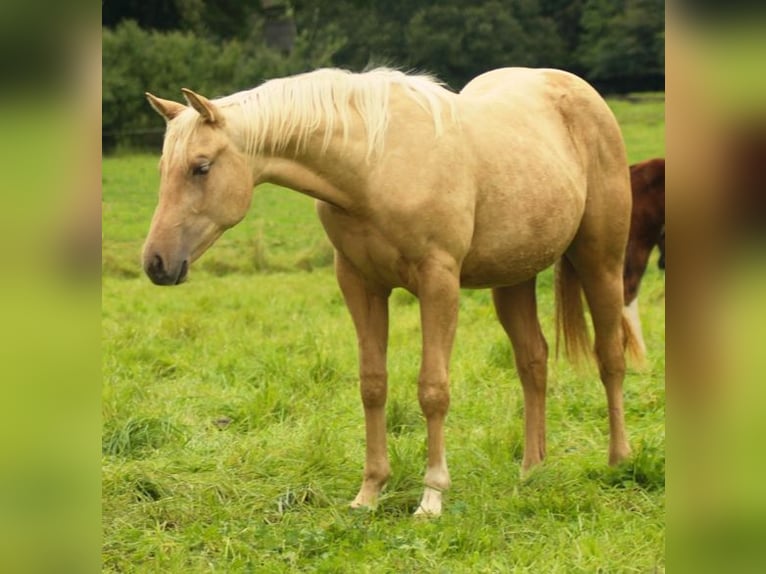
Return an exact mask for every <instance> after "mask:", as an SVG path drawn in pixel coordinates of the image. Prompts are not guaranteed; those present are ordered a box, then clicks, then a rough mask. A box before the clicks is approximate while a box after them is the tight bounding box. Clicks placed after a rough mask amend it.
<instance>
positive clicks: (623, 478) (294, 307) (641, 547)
mask: <svg viewBox="0 0 766 574" xmlns="http://www.w3.org/2000/svg"><path fill="white" fill-rule="evenodd" d="M610 104H611V105H612V107H613V109H614V110H615V113H616V114H617V116H618V119H619V120H620V123H621V126H622V129H623V132H624V135H625V139H626V143H627V147H628V153H629V160H630V161H631V163H632V162H636V161H640V160H642V159H646V158H648V157H653V156H662V155H664V100H663V98H662V95H660V94H654V95H651V96H649V97H645V98H637V99H636V100H635V101H629V100H619V101H613V102H610ZM158 121H160V120H159V119H158ZM158 159H159V151H157V153H155V154H151V155H150V154H141V155H138V154H134V155H127V154H122V155H119V156H116V157H110V158H105V159H104V161H103V194H104V205H103V213H104V214H103V281H102V285H103V287H102V298H103V300H102V307H103V319H102V332H103V342H102V353H103V397H102V410H103V446H102V452H103V457H102V468H103V477H102V478H103V495H102V496H103V569H104V571H106V572H132V571H136V572H139V571H140V572H143V571H157V572H269V573H270V572H293V571H318V572H416V571H422V570H425V569H429V570H432V571H438V572H513V571H519V572H524V571H530V570H533V569H534V570H536V571H540V572H597V571H602V572H647V571H658V570H659V571H662V570H664V562H665V550H664V541H665V534H664V517H665V480H664V470H665V455H664V451H665V430H664V419H665V392H664V382H665V375H664V373H665V354H664V345H665V334H664V325H665V321H664V317H665V314H664V276H663V275H662V274H661V273H660V272H659V271H658V270H657V267H656V254H654V256H653V257H652V261H651V262H650V265H649V269H648V271H647V274H646V276H645V278H644V281H643V284H642V288H641V292H640V298H641V311H642V319H643V322H644V325H643V326H644V335H645V339H646V343H647V347H648V361H647V366H646V368H645V369H643V370H636V369H631V370H630V371H629V373H628V375H627V377H626V381H625V405H626V423H627V426H628V432H629V437H630V441H631V445H632V447H633V453H634V454H633V457H632V459H631V460H630V461H629V462H627V463H625V464H623V465H621V466H620V467H618V468H608V467H607V465H606V447H607V440H608V431H607V417H606V401H605V397H604V392H603V389H602V386H601V383H600V381H599V380H598V375H597V372H596V369H595V367H591V368H590V369H588V370H583V371H577V370H575V369H574V368H573V367H572V366H571V365H569V364H568V363H566V362H565V361H564V360H563V359H562V360H558V361H555V360H553V361H551V363H550V371H549V391H548V419H547V420H548V456H547V459H546V462H545V463H544V464H543V466H542V467H540V468H538V469H536V470H535V471H534V472H533V473H532V474H531V475H530V476H528V477H526V478H524V479H523V480H522V479H521V478H520V476H519V469H520V463H521V454H522V449H523V424H522V405H523V401H522V393H521V387H520V383H519V380H518V377H517V375H516V373H515V369H514V366H513V357H512V352H511V349H510V345H509V343H508V340H507V338H506V336H505V334H504V333H503V331H502V328H501V327H500V325H499V324H498V322H497V320H496V319H495V315H494V310H493V308H492V304H491V300H490V293H489V291H464V292H463V294H462V298H461V303H460V322H459V327H458V331H457V337H456V342H455V349H454V352H453V356H452V366H451V382H452V384H451V390H452V403H451V408H450V413H449V416H448V418H447V428H446V439H447V448H448V453H447V454H448V462H449V466H450V471H451V474H452V482H453V484H452V488H451V489H450V490H449V491H448V492H447V493H446V495H445V511H444V515H443V516H441V517H440V518H438V519H434V520H430V521H429V520H416V519H413V517H412V516H411V513H412V511H413V510H414V509H415V507H416V505H417V504H418V498H419V495H420V493H421V489H422V484H421V479H422V474H423V468H424V467H423V465H424V460H425V454H424V451H425V428H424V422H423V417H422V415H421V414H420V409H419V406H418V402H417V387H416V380H417V372H418V361H419V351H420V327H419V313H418V306H417V302H416V300H415V299H414V298H413V297H412V296H410V295H409V294H407V293H406V292H403V291H395V292H394V294H393V296H392V300H391V326H390V346H389V402H388V412H387V419H388V428H389V451H390V456H391V463H392V471H393V476H392V478H391V480H390V481H389V483H388V487H387V489H386V490H385V491H384V494H383V497H382V499H381V501H380V503H379V505H378V507H377V509H376V510H375V511H371V512H369V511H351V510H349V509H348V502H350V500H351V499H352V498H353V496H354V494H355V493H356V490H357V488H358V485H359V480H360V478H361V472H362V464H363V460H364V422H363V416H362V407H361V403H360V400H359V395H358V390H357V362H356V340H355V337H354V332H353V327H352V324H351V319H350V316H349V315H348V312H347V311H346V309H345V306H344V304H343V301H342V298H341V295H340V291H339V289H338V287H337V285H336V283H335V278H334V274H333V272H332V266H331V262H332V252H331V249H330V247H329V244H328V242H327V240H326V239H325V238H324V234H323V231H322V228H321V226H320V224H319V222H318V220H317V218H316V215H315V213H314V206H313V201H312V200H311V199H309V198H308V197H304V196H302V195H300V194H297V193H295V192H292V191H288V190H285V189H281V188H278V187H275V186H268V185H266V186H261V187H259V188H258V189H257V190H256V191H255V192H254V193H255V195H254V199H253V206H252V208H251V210H250V213H249V215H248V217H247V218H246V219H245V220H244V221H243V222H242V223H241V224H240V225H239V226H238V227H236V228H234V229H232V230H230V231H229V232H227V233H226V234H225V235H224V236H223V237H222V238H221V239H220V240H219V241H218V243H217V244H216V245H215V246H213V247H212V248H211V249H210V251H209V252H208V253H206V254H205V255H204V256H203V257H202V258H201V259H200V260H199V261H198V262H197V263H196V264H195V265H194V266H193V267H192V269H191V273H190V278H189V280H188V281H187V282H186V283H185V284H184V285H182V286H179V287H176V288H173V289H165V288H159V287H156V286H154V285H152V284H151V283H150V281H149V280H148V279H147V278H146V277H145V276H144V275H143V273H142V271H141V268H140V263H139V255H140V249H141V244H142V242H143V239H144V237H145V234H146V232H147V230H148V227H149V221H150V219H151V214H152V211H153V209H154V206H155V202H156V192H157V187H158V181H159V174H158V172H157V162H158ZM538 296H539V307H540V317H541V321H542V322H543V328H544V331H545V333H546V337H547V339H548V341H549V343H550V344H551V346H552V347H553V341H554V336H553V288H552V273H551V272H550V270H549V271H548V272H546V273H544V274H543V275H542V276H541V277H540V279H539V281H538Z"/></svg>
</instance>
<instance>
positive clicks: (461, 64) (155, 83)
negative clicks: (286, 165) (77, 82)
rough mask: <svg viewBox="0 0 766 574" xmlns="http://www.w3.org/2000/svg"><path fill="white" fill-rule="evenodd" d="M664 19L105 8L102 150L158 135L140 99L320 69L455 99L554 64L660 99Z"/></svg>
mask: <svg viewBox="0 0 766 574" xmlns="http://www.w3.org/2000/svg"><path fill="white" fill-rule="evenodd" d="M664 14H665V2H664V0H474V1H472V2H465V1H462V0H461V1H458V0H440V1H434V0H386V1H383V0H333V1H331V2H330V1H327V0H325V1H321V0H154V1H153V2H145V1H143V0H110V1H109V2H105V3H104V4H103V7H102V23H103V26H104V28H103V72H104V75H103V115H102V118H103V130H104V134H105V141H104V143H105V145H106V146H107V147H109V146H110V145H113V144H114V143H118V142H120V141H121V140H123V139H125V138H127V137H128V135H132V136H133V142H132V143H136V141H135V136H136V134H140V133H141V132H142V131H146V132H147V133H153V132H155V131H156V127H157V125H156V118H154V117H152V115H151V111H150V110H148V109H147V108H148V106H146V104H145V103H144V101H143V97H142V95H143V92H144V91H147V90H148V91H153V92H155V93H157V94H158V95H161V96H163V97H171V98H176V97H177V95H178V91H179V88H180V87H182V86H185V87H191V88H193V89H195V90H198V91H200V92H202V93H206V94H209V95H211V96H216V95H223V94H226V93H231V92H234V91H238V90H242V89H248V88H251V87H254V86H256V85H258V84H259V83H261V82H263V81H264V80H265V79H268V78H270V77H275V76H284V75H288V74H294V73H299V72H302V71H307V70H310V69H314V68H317V67H322V66H336V67H342V68H348V69H352V70H362V69H364V68H366V67H370V66H377V65H389V66H395V67H399V68H402V69H407V70H418V71H426V72H429V73H432V74H434V75H436V76H437V77H439V78H440V79H441V80H443V81H445V82H446V83H447V84H448V85H449V86H450V87H451V88H452V89H455V90H459V89H460V88H461V87H462V86H463V85H464V84H465V83H467V82H468V81H469V80H470V79H471V78H473V77H475V76H477V75H478V74H480V73H482V72H484V71H487V70H490V69H493V68H498V67H503V66H531V67H555V68H562V69H566V70H569V71H572V72H574V73H576V74H578V75H581V76H583V77H585V78H586V79H587V80H589V81H590V82H591V83H592V84H594V85H595V86H596V88H597V89H599V90H600V91H602V92H604V93H612V94H614V93H625V92H632V91H647V90H662V89H663V88H664V73H665V72H664Z"/></svg>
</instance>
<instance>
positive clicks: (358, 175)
mask: <svg viewBox="0 0 766 574" xmlns="http://www.w3.org/2000/svg"><path fill="white" fill-rule="evenodd" d="M359 124H360V125H356V123H352V124H350V125H349V126H348V129H347V131H346V130H344V129H343V128H342V127H340V126H338V127H336V128H335V129H334V130H333V133H332V134H330V135H329V137H326V133H327V132H326V131H325V129H324V126H320V127H319V128H318V129H317V130H316V131H315V132H313V133H312V134H310V135H309V136H308V137H307V138H306V140H305V141H297V139H296V140H295V141H290V142H289V144H288V145H287V146H286V147H285V148H284V149H282V150H279V151H275V152H268V153H263V154H254V155H253V156H252V157H251V159H252V160H253V164H254V166H255V171H256V172H257V173H256V174H255V177H254V179H255V181H256V184H258V183H274V184H277V185H281V186H283V187H287V188H290V189H293V190H295V191H298V192H301V193H304V194H306V195H309V196H311V197H313V198H315V199H319V200H322V201H325V202H327V203H330V204H332V205H335V206H337V207H340V208H343V209H351V208H352V207H353V205H354V204H356V203H358V202H359V201H360V200H361V199H362V194H363V193H364V189H365V188H366V182H367V177H368V174H369V171H370V169H371V165H370V161H369V158H368V145H367V135H366V131H365V130H364V127H363V126H362V125H361V122H359ZM344 132H345V133H344Z"/></svg>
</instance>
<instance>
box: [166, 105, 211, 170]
mask: <svg viewBox="0 0 766 574" xmlns="http://www.w3.org/2000/svg"><path fill="white" fill-rule="evenodd" d="M203 122H204V120H202V118H201V116H200V115H199V114H198V113H197V112H196V111H194V110H193V109H192V108H189V109H186V110H184V111H183V112H181V113H180V114H179V115H178V116H176V117H175V118H173V119H172V120H171V121H169V122H168V125H167V128H166V129H165V140H164V142H163V144H162V157H163V160H165V161H170V162H173V163H177V162H180V163H181V164H182V165H186V164H187V163H188V157H187V154H186V150H187V148H188V147H189V141H190V140H191V137H192V134H194V130H195V129H196V128H197V126H198V125H200V124H202V123H203Z"/></svg>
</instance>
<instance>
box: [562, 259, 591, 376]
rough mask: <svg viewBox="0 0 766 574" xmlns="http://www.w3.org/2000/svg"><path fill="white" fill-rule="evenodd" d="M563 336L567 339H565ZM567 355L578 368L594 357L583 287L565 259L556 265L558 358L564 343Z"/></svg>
mask: <svg viewBox="0 0 766 574" xmlns="http://www.w3.org/2000/svg"><path fill="white" fill-rule="evenodd" d="M562 334H563V337H562ZM562 338H563V340H564V353H565V354H566V356H567V358H568V359H569V360H570V361H571V362H572V363H573V364H575V365H579V364H582V362H583V359H590V358H592V357H593V351H592V350H591V344H590V337H589V336H588V325H587V324H586V322H585V309H584V308H583V301H582V285H581V284H580V279H579V277H577V272H576V271H575V269H574V267H573V266H572V263H571V262H570V261H569V259H567V258H566V257H562V258H561V259H559V261H558V262H557V263H556V356H557V357H558V355H559V349H560V348H561V344H560V343H561V339H562Z"/></svg>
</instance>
